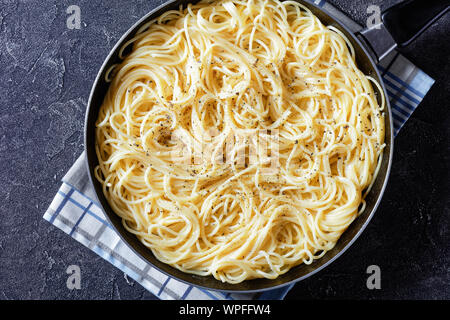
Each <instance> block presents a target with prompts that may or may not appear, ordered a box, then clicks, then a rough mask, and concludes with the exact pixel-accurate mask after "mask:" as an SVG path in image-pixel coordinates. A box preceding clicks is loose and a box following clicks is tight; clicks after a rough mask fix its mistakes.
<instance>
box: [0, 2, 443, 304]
mask: <svg viewBox="0 0 450 320" xmlns="http://www.w3.org/2000/svg"><path fill="white" fill-rule="evenodd" d="M163 2H164V1H162V0H160V1H155V0H153V1H150V0H145V1H144V0H133V1H131V0H130V1H120V0H96V1H87V0H84V1H83V0H70V1H67V0H63V1H61V0H53V1H52V0H46V1H37V0H0V108H1V113H0V299H154V296H153V295H152V294H151V293H149V292H148V291H146V290H145V289H144V288H142V287H141V286H140V285H139V284H138V283H135V282H134V281H132V280H130V279H128V278H127V277H126V276H124V274H123V273H122V272H121V271H119V270H118V269H116V268H115V267H113V266H112V265H110V264H109V263H108V262H106V261H104V260H103V259H102V258H100V257H99V256H97V255H96V254H95V253H93V252H91V251H90V250H88V249H87V248H85V247H84V246H83V245H81V244H79V243H77V242H76V241H75V240H73V239H71V238H70V237H69V236H68V235H66V234H65V233H63V232H62V231H60V230H58V229H57V228H55V227H53V226H51V225H50V224H49V223H48V222H46V221H44V220H43V219H42V215H43V214H44V212H45V210H46V209H47V207H48V205H49V204H50V202H51V200H52V198H53V196H54V194H55V193H56V191H57V190H58V188H59V186H60V179H61V178H62V177H63V175H64V174H65V172H66V171H67V170H68V169H69V168H70V166H71V164H72V163H73V162H74V160H75V159H76V158H77V157H78V156H79V155H80V154H81V152H82V150H83V119H84V112H85V107H86V103H87V99H88V95H89V91H90V88H91V84H92V82H93V80H94V78H95V76H96V73H97V71H98V69H99V67H100V65H101V63H102V62H103V59H104V58H105V57H106V55H107V54H108V51H109V50H110V49H111V48H112V46H113V45H114V43H115V42H116V41H117V40H118V39H119V37H120V36H121V34H122V33H123V32H125V31H126V30H127V29H128V28H129V27H130V26H131V25H132V24H133V23H134V22H135V21H137V20H138V19H139V18H140V17H141V16H143V15H144V14H145V13H147V12H148V11H149V10H151V9H152V8H154V7H155V6H157V5H159V4H161V3H163ZM330 2H331V3H333V4H335V5H336V6H337V7H339V8H340V9H342V10H343V11H344V12H346V13H347V14H348V15H349V16H351V17H353V18H354V19H355V20H356V21H357V22H359V23H361V24H364V23H365V21H366V19H367V13H366V9H367V7H368V6H369V5H371V4H375V5H380V6H381V8H382V9H384V8H387V7H388V6H390V5H391V4H394V3H397V2H398V1H396V0H390V1H380V0H365V1H357V0H347V1H345V0H330ZM73 4H75V5H78V6H79V7H80V8H81V20H82V28H81V29H80V30H69V29H67V27H66V19H67V17H68V15H67V14H66V9H67V7H68V6H70V5H73ZM449 34H450V15H449V14H448V13H447V15H446V16H444V17H443V18H441V19H440V20H439V21H438V22H437V23H435V24H434V25H433V26H432V27H431V28H430V29H429V30H428V31H426V32H425V33H424V34H423V35H422V36H421V37H420V38H419V39H418V40H417V41H416V42H415V43H413V44H412V45H410V46H409V47H408V48H406V49H403V50H402V52H403V53H404V55H405V56H406V57H408V58H409V59H410V60H411V61H413V62H414V63H415V64H416V65H418V66H420V67H421V68H422V69H423V70H424V71H425V72H427V73H428V74H429V75H430V76H432V77H433V78H434V79H436V83H435V85H434V86H433V87H432V89H431V91H430V92H429V94H428V95H427V96H426V97H425V99H424V101H423V102H422V104H421V105H420V106H419V108H418V109H417V110H416V111H415V113H414V114H413V116H412V118H411V119H410V120H409V121H408V122H407V124H406V125H405V127H404V128H403V129H402V131H401V132H400V134H399V135H398V137H397V138H396V140H395V155H394V162H393V168H392V173H391V178H390V182H389V184H388V187H387V190H386V192H385V196H384V198H383V200H382V202H381V205H380V207H379V209H378V211H377V213H376V214H375V217H374V218H373V220H372V221H371V223H370V224H369V226H368V228H367V229H366V231H365V232H364V233H363V234H362V236H361V237H360V238H359V239H358V240H357V241H356V243H355V244H354V245H353V246H352V247H351V248H350V249H349V250H348V251H347V252H346V253H345V254H344V255H343V256H342V257H341V258H339V259H338V260H337V261H336V262H334V263H333V264H332V265H331V266H329V267H328V268H327V269H325V270H323V271H321V272H319V273H318V274H316V275H314V276H312V277H310V278H308V279H307V280H305V281H303V282H300V283H298V284H297V285H296V286H295V287H294V289H293V290H292V291H291V292H290V293H289V294H288V296H287V298H288V299H338V298H341V299H449V298H450V289H449V280H450V277H449V254H450V252H449V228H448V221H449V202H450V198H449V174H448V170H449V160H450V144H449V133H450V126H449V120H450V119H449V118H450V117H449V116H450V113H449V109H450V105H449V101H450V96H449V92H450V85H449V74H450V61H449V59H450V58H449V57H450V50H449V49H450V44H449V40H450V36H449ZM72 264H76V265H79V266H80V267H81V274H82V279H81V289H80V290H73V291H71V290H68V289H67V288H66V279H67V274H66V269H67V267H68V266H69V265H72ZM372 264H376V265H378V266H380V268H381V272H382V274H381V276H382V281H381V283H382V289H381V290H368V289H367V288H366V279H367V276H368V275H367V274H366V268H367V267H368V266H369V265H372Z"/></svg>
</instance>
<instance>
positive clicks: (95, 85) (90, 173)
mask: <svg viewBox="0 0 450 320" xmlns="http://www.w3.org/2000/svg"><path fill="white" fill-rule="evenodd" d="M295 1H296V2H299V3H301V4H302V5H304V6H306V7H307V8H308V9H310V7H313V8H315V10H318V11H319V12H321V13H323V14H325V15H327V16H329V17H330V18H331V19H332V20H333V21H334V22H335V23H336V24H337V25H338V27H339V28H340V29H343V30H345V31H346V33H347V34H349V35H350V36H351V37H352V40H353V41H355V42H356V43H357V44H358V45H359V47H360V48H361V49H362V51H363V52H364V54H365V56H366V57H367V59H368V61H370V64H371V67H372V69H373V70H374V71H375V73H376V75H377V77H378V79H380V80H381V81H380V83H379V84H380V87H381V89H382V90H383V94H384V100H385V108H386V110H385V112H386V113H389V128H386V127H385V139H387V138H389V141H390V143H389V148H388V149H385V150H384V152H388V153H389V154H388V158H387V167H386V171H385V175H384V177H383V179H384V181H383V184H382V186H381V188H380V191H379V193H378V195H377V196H376V201H375V204H374V206H373V208H372V210H371V212H370V213H369V214H368V216H367V218H366V221H365V222H364V223H363V224H362V225H361V227H360V228H359V230H357V232H356V234H355V235H354V236H353V237H352V238H351V239H350V240H349V242H348V243H347V244H346V245H345V246H344V247H343V248H342V249H341V250H340V251H339V252H338V253H336V255H335V256H333V257H331V258H330V259H329V260H328V261H326V262H325V263H323V264H322V265H320V266H319V267H317V268H315V269H314V270H312V271H311V272H308V273H307V274H305V275H303V276H300V277H297V278H295V279H293V280H290V281H286V282H285V283H282V284H276V285H273V286H267V287H264V288H255V289H244V290H242V289H237V288H236V289H223V288H214V287H210V286H205V285H202V284H198V283H196V282H190V281H188V280H185V279H181V278H179V277H177V276H175V275H173V274H171V273H169V272H167V271H166V270H163V269H161V268H159V267H158V266H156V265H154V264H153V263H152V262H150V261H149V260H148V259H147V258H145V257H144V256H143V255H142V254H141V253H139V252H138V250H137V249H136V248H135V247H134V246H133V245H132V244H130V243H129V241H127V240H126V239H125V238H124V236H123V235H122V232H120V231H119V230H118V229H117V227H116V225H115V223H114V222H113V221H112V220H111V217H110V216H109V213H108V211H107V210H105V208H104V205H103V203H102V201H100V199H99V194H98V192H97V189H96V188H95V187H94V185H95V183H96V179H95V176H94V175H93V171H94V163H95V161H93V160H96V161H98V159H91V157H90V152H88V149H89V148H88V147H89V146H90V143H89V141H88V140H89V137H88V126H89V123H90V122H91V120H90V119H91V118H92V115H91V114H92V109H93V106H92V100H93V97H94V94H95V92H96V89H98V85H99V82H101V81H102V80H101V76H102V74H103V73H104V71H105V69H106V67H107V66H108V65H109V64H110V62H111V60H113V59H114V58H115V53H116V51H117V49H118V48H120V47H121V46H122V45H123V44H124V43H125V40H126V39H127V38H128V37H129V36H130V35H131V34H133V33H135V32H136V31H137V30H138V29H139V27H141V26H142V24H143V23H145V22H148V21H150V20H151V19H153V18H155V17H153V16H154V15H155V14H156V13H157V12H159V11H160V10H169V9H168V8H169V7H170V6H172V5H174V4H175V3H177V2H180V3H181V4H183V5H187V4H189V3H193V2H196V1H194V0H186V1H180V0H169V1H167V2H165V3H163V4H161V5H159V6H157V7H155V8H154V9H152V10H151V11H149V12H148V13H146V14H145V15H144V16H143V17H141V18H140V19H139V20H138V21H137V22H135V23H134V24H133V25H132V26H131V27H130V28H129V29H128V30H127V31H126V32H125V33H123V34H122V36H121V37H120V39H119V40H118V41H117V42H116V44H115V45H114V46H113V47H112V48H111V49H110V51H109V53H108V55H107V56H106V58H105V59H104V60H103V63H102V65H101V67H100V69H99V70H98V73H97V76H96V78H95V80H94V82H93V83H92V85H91V90H90V94H89V99H88V103H87V108H86V114H85V121H84V153H85V165H86V168H87V172H88V177H89V182H90V183H91V185H92V187H93V189H94V193H95V197H96V198H97V200H98V201H97V203H98V204H99V207H100V209H101V210H102V211H103V213H104V215H105V217H106V218H107V220H108V223H109V224H110V225H111V226H112V227H113V229H114V231H115V232H116V233H117V235H119V237H120V239H121V240H122V241H123V242H124V243H125V244H126V246H127V247H128V248H130V249H131V250H132V251H133V252H134V253H135V254H136V255H137V256H138V257H139V258H141V259H142V260H143V261H145V262H146V263H148V264H149V265H150V266H151V267H153V268H155V269H156V270H158V271H159V272H162V273H163V274H165V275H167V276H168V277H171V278H174V279H176V280H178V281H180V282H182V283H185V284H187V285H192V286H195V287H198V288H202V289H206V290H212V291H219V292H229V293H262V292H265V291H269V290H275V289H280V288H283V287H287V286H290V285H293V284H295V283H297V282H300V281H302V280H304V279H306V278H309V277H311V276H312V275H314V274H316V273H318V272H319V271H321V270H323V269H325V268H326V267H328V266H329V265H330V264H332V263H333V262H334V261H336V260H337V259H338V258H339V257H341V256H342V255H343V254H344V253H345V252H346V251H347V250H348V249H349V248H350V247H351V246H352V244H353V243H354V242H355V241H356V240H357V239H358V238H359V237H360V235H361V234H362V233H363V231H364V230H365V229H366V227H367V225H368V224H369V222H370V221H371V220H372V218H373V216H374V214H375V212H376V211H377V209H378V206H379V205H380V202H381V199H382V198H383V195H384V192H385V189H386V186H387V183H388V180H389V176H390V171H391V166H392V158H393V152H394V139H393V138H394V135H393V121H392V112H391V106H390V101H389V99H388V96H387V91H386V88H385V85H384V81H382V79H383V78H382V77H381V75H380V72H379V70H378V68H377V67H376V63H375V62H374V60H373V58H372V56H371V55H370V54H369V52H368V49H367V48H366V46H365V45H364V44H363V43H362V42H361V41H360V40H359V39H358V38H357V37H356V35H355V34H354V32H352V31H351V30H350V29H349V28H348V27H346V26H345V24H344V23H342V22H341V21H340V20H339V19H337V18H336V17H335V16H334V15H333V14H332V13H330V12H328V11H326V10H324V9H322V8H321V7H319V6H318V5H316V4H315V3H312V2H308V1H306V0H295ZM97 114H98V112H97V113H96V115H97ZM385 121H386V120H385ZM94 123H95V121H94ZM94 140H95V137H94ZM93 146H95V142H94V145H93ZM94 154H95V152H94ZM380 161H383V159H381V160H380ZM377 178H378V177H377ZM100 196H103V197H104V195H103V194H102V195H100ZM111 211H113V210H112V209H111ZM339 240H340V239H339ZM339 240H338V241H339ZM148 250H149V251H150V253H151V250H150V249H148ZM151 254H153V253H151ZM172 268H173V267H172ZM174 269H175V268H174ZM289 272H291V270H289V271H288V273H289ZM186 274H187V276H193V275H191V274H188V273H186ZM210 277H211V278H212V276H210ZM214 280H216V279H214ZM216 281H217V283H221V282H220V281H219V280H216ZM250 281H251V280H250ZM267 281H269V282H270V281H274V280H270V279H267Z"/></svg>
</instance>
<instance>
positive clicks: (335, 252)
mask: <svg viewBox="0 0 450 320" xmlns="http://www.w3.org/2000/svg"><path fill="white" fill-rule="evenodd" d="M190 2H197V1H195V0H193V1H189V0H188V1H183V0H171V1H168V2H167V3H165V4H163V5H161V6H159V7H158V8H156V9H154V10H153V11H151V12H150V13H148V14H147V15H145V16H144V17H143V18H141V19H140V20H139V21H138V22H137V23H136V24H135V25H134V26H132V27H131V28H130V29H129V30H128V31H127V32H126V33H125V34H124V35H123V36H122V38H121V39H120V40H119V41H118V42H117V43H116V45H115V46H114V48H113V49H112V50H111V52H110V53H109V55H108V57H107V58H106V60H105V62H104V63H103V65H102V67H101V68H100V71H99V73H98V75H97V78H96V79H95V82H94V84H93V87H92V91H91V95H90V98H89V102H88V106H87V112H86V121H85V151H86V159H87V167H88V172H89V177H90V180H91V182H92V184H93V186H94V189H95V192H96V195H97V198H98V203H99V204H100V206H101V207H102V209H103V211H104V212H105V214H106V216H107V218H108V220H109V222H110V223H111V225H112V226H114V228H115V229H116V231H117V233H118V234H119V235H120V237H121V238H122V239H123V241H124V242H125V243H126V244H127V245H128V246H129V247H130V248H131V249H132V250H134V251H135V252H136V253H137V254H138V255H139V256H141V257H142V258H143V259H144V260H145V261H147V262H148V263H150V264H151V265H152V266H154V267H155V268H157V269H158V270H160V271H162V272H163V273H165V274H167V275H170V276H171V277H173V278H176V279H178V280H180V281H183V282H185V283H188V284H191V285H195V286H198V287H203V288H206V289H211V290H221V291H230V292H231V291H234V292H236V291H239V292H252V291H264V290H268V289H275V288H277V287H281V286H285V285H287V284H290V283H294V282H297V281H300V280H302V279H305V278H307V277H309V276H311V275H313V274H314V273H316V272H318V271H319V270H321V269H323V268H325V267H326V266H327V265H329V264H330V263H331V262H333V261H334V260H336V259H337V258H338V257H339V256H340V255H341V254H342V253H343V252H344V251H345V250H346V249H348V248H349V247H350V246H351V244H352V243H353V242H354V241H355V240H356V239H357V238H358V236H359V235H360V234H361V233H362V231H363V230H364V229H365V227H366V226H367V224H368V223H369V221H370V219H371V218H372V216H373V214H374V213H375V210H376V208H377V207H378V204H379V203H380V200H381V197H382V195H383V192H384V189H385V187H386V184H387V180H388V176H389V171H390V167H391V161H392V152H393V134H392V119H391V112H390V105H389V101H388V100H387V99H386V98H385V99H386V101H385V104H386V116H385V127H386V130H385V132H386V136H385V143H386V148H385V150H384V153H383V157H382V159H381V169H380V171H379V174H378V176H377V177H376V180H375V182H374V185H373V188H372V190H371V191H370V192H369V194H368V195H367V197H366V202H367V206H366V208H365V210H364V212H363V213H362V214H361V215H360V216H359V217H358V218H357V219H356V220H355V221H354V222H353V223H352V224H351V225H350V226H349V227H348V229H347V230H346V231H345V232H344V234H343V235H342V236H341V238H340V239H339V241H338V242H337V244H336V246H335V247H334V248H333V249H332V250H330V251H329V252H327V253H326V254H325V256H324V257H322V258H321V259H318V260H316V261H314V262H313V263H312V264H311V265H306V264H301V265H299V266H297V267H294V268H292V269H291V270H290V271H289V272H287V273H286V274H284V275H281V276H279V277H278V278H277V279H275V280H269V279H255V280H248V281H244V282H242V283H239V284H229V283H222V282H220V281H218V280H216V279H214V278H213V277H212V276H209V277H204V276H195V275H191V274H188V273H184V272H181V271H179V270H178V269H175V268H173V267H171V266H169V265H167V264H164V263H162V262H160V261H158V260H157V259H156V258H155V257H154V255H153V254H152V252H151V251H150V249H148V248H147V247H146V246H144V245H143V244H142V243H141V242H140V241H139V240H138V239H137V238H136V237H135V236H134V235H133V234H130V233H129V232H128V231H126V230H125V228H124V227H123V225H122V222H121V219H120V218H119V216H117V215H116V214H115V213H114V212H113V210H112V209H111V207H110V206H109V204H108V202H107V200H106V198H105V196H104V195H103V192H102V186H101V184H100V183H99V182H98V181H97V180H96V179H95V176H94V168H95V167H96V166H97V165H98V160H97V155H96V153H95V122H96V120H97V116H98V111H99V109H100V106H101V105H102V102H103V98H104V96H105V94H106V92H107V90H108V86H109V84H108V83H106V82H105V80H104V79H105V73H106V71H107V70H108V69H109V68H110V67H111V66H112V65H113V64H116V63H119V62H120V59H119V57H118V52H119V50H120V48H121V47H122V45H123V44H124V43H125V42H126V41H128V40H129V39H130V38H132V37H133V35H134V34H135V33H136V31H137V30H138V29H139V28H140V27H141V26H142V25H144V24H145V23H146V22H148V21H149V20H152V19H154V18H156V17H158V16H160V15H161V14H162V13H163V12H165V11H167V10H174V9H178V7H179V5H180V4H184V5H186V4H187V3H190ZM299 2H301V3H302V4H304V5H305V6H306V7H308V8H309V9H310V10H311V12H312V13H313V14H315V15H316V16H317V17H318V18H319V19H320V20H321V21H322V22H323V23H324V24H325V25H332V26H334V27H336V28H338V29H339V30H340V31H342V32H343V33H344V34H345V35H346V36H347V38H348V39H349V40H350V42H351V43H352V45H353V47H354V49H355V53H356V62H357V65H358V66H359V68H360V69H361V71H362V72H363V73H364V74H366V75H370V76H372V77H373V78H374V79H376V80H377V81H378V82H379V83H380V84H381V86H382V89H383V91H384V97H387V92H386V89H385V88H384V85H383V81H382V79H381V76H380V74H379V72H378V70H377V67H376V62H378V60H379V59H380V58H382V57H384V56H385V55H386V53H387V52H389V51H390V50H392V49H394V48H395V47H396V46H397V44H398V45H400V46H401V45H406V44H407V43H409V41H410V40H411V39H413V38H415V37H416V36H417V35H418V34H419V33H421V32H422V31H423V30H424V29H425V28H426V27H428V26H429V25H430V24H431V22H432V21H434V20H435V19H436V18H437V17H439V16H440V15H441V14H442V13H443V12H445V11H446V10H447V9H448V2H449V1H448V0H428V1H426V4H425V2H423V1H420V0H414V1H406V2H403V3H401V4H400V5H396V6H394V7H392V8H390V9H388V10H387V11H385V12H384V13H383V15H382V20H383V22H384V23H381V24H380V26H379V27H380V28H373V29H370V30H365V31H363V32H361V33H359V34H358V35H355V34H353V33H352V32H351V31H350V30H349V29H348V28H347V27H345V26H344V25H343V24H342V23H341V22H339V21H338V20H337V19H336V18H334V17H333V16H331V15H330V14H329V13H327V12H325V11H323V10H322V9H321V8H319V7H318V6H316V5H314V4H311V3H309V2H306V1H304V0H301V1H299ZM361 40H362V41H361ZM130 47H131V46H130ZM127 49H131V48H127ZM125 54H126V52H125ZM375 89H376V88H375ZM377 97H378V100H379V103H381V99H382V98H381V97H382V95H381V94H379V93H378V95H377Z"/></svg>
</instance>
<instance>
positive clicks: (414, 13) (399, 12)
mask: <svg viewBox="0 0 450 320" xmlns="http://www.w3.org/2000/svg"><path fill="white" fill-rule="evenodd" d="M449 8H450V1H449V0H427V1H423V0H407V1H403V2H400V3H398V4H396V5H394V6H392V7H390V8H388V9H387V10H385V11H384V12H383V13H382V14H381V20H382V22H381V23H380V24H378V25H375V26H373V27H372V28H370V29H365V30H363V31H361V32H359V33H358V34H357V36H358V38H360V39H362V40H363V41H364V42H365V43H366V44H367V45H368V47H369V48H370V49H372V50H371V51H372V52H371V53H372V55H373V57H374V58H375V60H376V61H380V60H381V59H383V58H384V57H385V56H387V55H388V54H389V53H390V52H391V51H392V50H393V49H395V48H396V47H399V48H402V47H405V46H407V45H408V44H409V43H411V42H412V41H413V40H414V39H416V38H417V37H418V36H419V35H420V34H421V33H422V32H424V31H425V30H426V29H427V28H428V27H429V26H431V25H432V24H433V22H435V21H436V20H437V19H439V18H440V17H441V16H442V15H443V14H444V13H445V12H447V11H448V9H449Z"/></svg>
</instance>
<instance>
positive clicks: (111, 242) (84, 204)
mask: <svg viewBox="0 0 450 320" xmlns="http://www.w3.org/2000/svg"><path fill="white" fill-rule="evenodd" d="M314 2H315V3H316V4H317V5H319V6H321V7H322V8H323V9H325V10H327V11H329V12H330V13H331V14H333V15H334V16H335V17H337V18H338V19H340V20H341V21H342V22H343V23H345V24H346V25H347V26H348V27H349V28H350V29H351V30H352V31H354V32H355V31H358V30H359V29H361V26H359V25H358V24H356V23H355V22H354V21H352V20H351V19H349V18H348V17H346V16H345V15H344V14H343V13H342V12H340V11H338V10H337V9H336V8H335V7H333V6H332V5H330V4H328V3H327V2H325V1H324V0H316V1H314ZM379 69H380V72H381V73H382V75H383V79H384V84H385V86H386V89H387V91H388V95H389V99H390V101H391V107H392V117H393V121H394V134H395V135H396V134H397V133H398V132H399V130H400V129H401V127H402V126H403V124H404V123H405V122H406V120H408V118H409V117H410V115H411V114H412V112H413V111H414V110H415V109H416V108H417V106H418V105H419V103H420V101H422V99H423V97H424V96H425V95H426V94H427V92H428V90H429V89H430V87H431V86H432V85H433V83H434V80H433V79H432V78H430V77H429V76H428V75H427V74H425V73H424V72H423V71H421V70H420V69H418V68H417V67H416V66H414V65H413V64H412V63H411V62H410V61H408V60H407V59H406V58H405V57H403V56H402V55H400V54H398V53H397V52H392V54H391V55H389V56H388V57H386V58H385V59H384V60H383V61H381V63H380V64H379ZM84 156H85V155H84V153H83V154H82V155H81V156H80V157H79V158H78V160H77V161H76V162H75V164H74V165H73V166H72V167H71V169H70V170H69V172H67V174H66V175H65V176H64V178H63V179H62V182H63V183H62V186H61V188H60V189H59V191H58V193H57V194H56V196H55V198H54V199H53V201H52V203H51V204H50V207H49V208H48V210H47V212H45V214H44V219H46V220H47V221H49V222H50V223H51V224H53V225H54V226H56V227H58V228H59V229H61V230H63V231H64V232H66V233H67V234H69V235H70V236H72V237H73V238H74V239H75V240H77V241H79V242H81V243H82V244H84V245H85V246H86V247H88V248H89V249H91V250H92V251H94V252H95V253H97V254H98V255H100V256H101V257H103V258H104V259H105V260H107V261H109V262H110V263H112V264H113V265H114V266H116V267H117V268H119V269H120V270H122V271H123V272H124V273H125V274H127V275H128V276H130V277H131V278H133V279H134V280H135V281H137V282H138V283H140V284H141V285H142V286H143V287H144V288H146V289H147V290H149V291H150V292H152V293H153V294H154V295H155V296H157V297H159V298H160V299H196V300H201V299H202V300H207V299H215V300H217V299H224V300H233V299H234V300H236V299H238V300H244V299H245V300H250V299H283V298H284V297H285V296H286V294H287V293H288V292H289V290H290V289H291V288H292V285H290V286H286V287H283V288H280V289H275V290H271V291H265V292H263V293H246V294H236V293H232V294H229V293H221V292H216V291H208V290H204V289H201V288H197V287H193V286H189V285H187V284H185V283H182V282H180V281H178V280H176V279H173V278H170V277H168V276H167V275H165V274H163V273H161V272H159V271H158V270H156V269H154V268H153V267H151V266H150V265H149V264H148V263H146V262H145V261H144V260H143V259H141V258H140V257H139V256H137V255H136V254H135V253H134V252H133V251H132V250H131V249H130V248H129V247H128V246H127V245H126V244H125V243H124V242H123V241H122V240H121V239H120V237H119V236H118V235H117V233H116V232H115V231H114V229H113V228H112V226H111V225H110V224H109V223H108V221H107V219H106V217H105V215H104V213H103V212H102V210H101V209H100V207H99V206H98V205H97V202H96V196H95V194H94V190H93V188H92V186H91V184H90V182H89V179H88V175H87V171H86V168H85V165H84V163H85V161H84Z"/></svg>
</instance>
